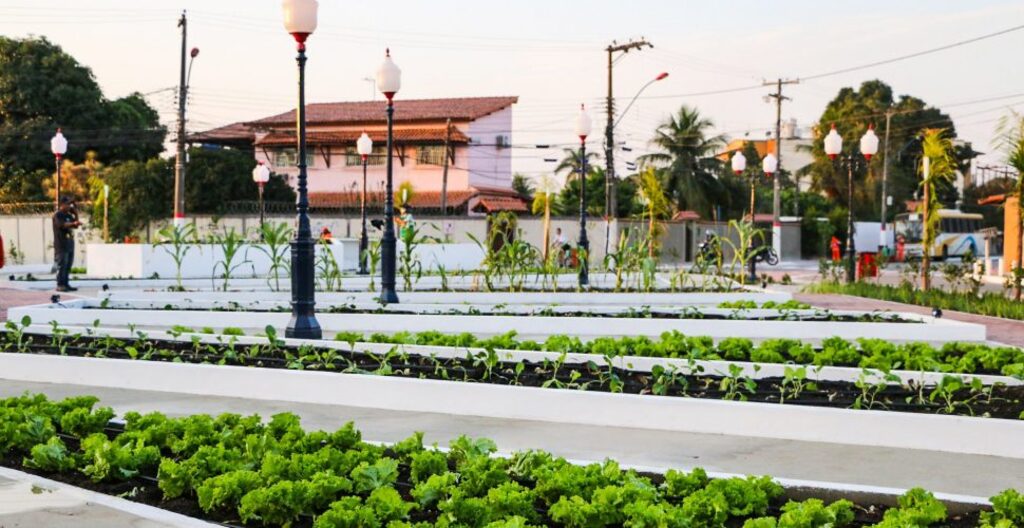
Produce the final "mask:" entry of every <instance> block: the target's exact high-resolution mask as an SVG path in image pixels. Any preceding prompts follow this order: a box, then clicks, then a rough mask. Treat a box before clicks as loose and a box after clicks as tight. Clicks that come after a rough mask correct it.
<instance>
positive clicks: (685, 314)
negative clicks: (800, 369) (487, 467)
mask: <svg viewBox="0 0 1024 528" xmlns="http://www.w3.org/2000/svg"><path fill="white" fill-rule="evenodd" d="M86 309H87V310H109V309H114V310H120V309H122V308H117V307H110V308H108V307H103V306H93V307H88V308H86ZM156 309H157V310H159V309H160V308H156ZM163 310H174V311H183V312H198V311H203V312H209V311H212V312H243V311H244V312H267V313H270V312H287V311H290V310H291V308H287V307H281V308H276V309H267V308H261V307H259V306H255V307H254V306H243V305H242V304H237V305H235V304H231V303H229V306H222V307H217V308H190V307H187V306H186V307H179V306H175V305H171V304H167V305H165V306H164V307H163ZM319 311H320V312H321V313H332V314H368V315H453V316H460V315H472V316H485V317H486V316H519V317H603V318H626V319H707V320H716V321H724V320H738V321H828V322H833V323H907V324H921V323H922V321H917V320H912V319H905V318H903V317H900V316H899V315H896V314H891V313H884V312H871V313H864V314H860V315H847V314H834V313H831V312H829V311H828V310H817V311H814V313H811V314H807V313H798V312H795V311H793V310H778V311H774V312H773V313H770V314H758V315H756V316H755V315H750V314H748V313H747V310H733V311H732V312H729V313H705V312H701V311H699V310H696V309H693V310H675V311H666V310H650V309H640V310H625V311H621V312H614V313H594V312H586V311H555V310H551V309H540V310H535V311H532V312H519V313H517V312H505V311H501V310H494V311H483V310H478V309H468V310H459V309H452V310H443V311H436V312H416V311H412V310H395V309H384V308H376V309H370V310H367V309H360V308H356V307H355V306H354V305H334V306H325V307H321V308H320V309H319Z"/></svg>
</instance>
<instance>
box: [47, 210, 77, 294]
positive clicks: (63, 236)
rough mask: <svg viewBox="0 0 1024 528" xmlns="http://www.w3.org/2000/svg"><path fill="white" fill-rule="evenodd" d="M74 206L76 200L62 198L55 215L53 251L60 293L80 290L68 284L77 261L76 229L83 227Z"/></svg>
mask: <svg viewBox="0 0 1024 528" xmlns="http://www.w3.org/2000/svg"><path fill="white" fill-rule="evenodd" d="M73 206H74V200H73V199H72V198H71V197H70V196H65V197H62V198H61V199H60V207H59V208H58V209H57V212H56V213H54V214H53V251H54V254H55V255H56V264H57V291H59V292H72V291H78V288H72V287H71V285H70V284H69V283H68V277H69V276H70V274H71V265H72V264H73V263H74V261H75V232H74V229H75V228H78V227H80V226H81V225H82V222H81V221H79V220H78V216H77V215H76V214H75V213H74V209H73Z"/></svg>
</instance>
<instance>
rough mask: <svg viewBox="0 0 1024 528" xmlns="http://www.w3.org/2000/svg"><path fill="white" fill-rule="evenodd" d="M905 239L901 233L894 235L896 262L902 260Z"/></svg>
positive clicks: (905, 244) (905, 243)
mask: <svg viewBox="0 0 1024 528" xmlns="http://www.w3.org/2000/svg"><path fill="white" fill-rule="evenodd" d="M906 246H907V239H905V238H903V235H900V236H898V237H896V262H903V256H904V253H903V252H904V251H906Z"/></svg>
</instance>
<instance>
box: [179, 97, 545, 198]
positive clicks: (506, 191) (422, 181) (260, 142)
mask: <svg viewBox="0 0 1024 528" xmlns="http://www.w3.org/2000/svg"><path fill="white" fill-rule="evenodd" d="M516 101H517V98H515V97H478V98H458V99H422V100H409V101H402V100H396V101H395V124H394V138H395V149H394V187H395V189H398V187H399V185H401V184H402V183H404V182H408V183H409V184H411V186H412V188H413V197H412V200H411V204H412V205H413V206H419V207H428V208H433V207H440V204H441V198H440V197H441V191H442V189H443V188H445V180H447V186H446V188H447V198H448V199H447V200H446V203H447V205H448V206H449V207H450V208H453V207H454V208H459V207H462V208H463V209H464V210H465V211H466V212H467V213H469V214H472V213H473V212H480V211H474V208H475V207H474V206H475V205H478V204H480V203H483V202H482V201H481V198H487V197H490V198H491V200H489V201H488V202H487V203H489V204H495V203H502V204H504V207H505V208H506V209H514V210H525V204H515V203H512V202H510V201H509V200H508V199H510V198H513V197H514V196H515V193H514V192H513V191H512V149H511V136H512V107H513V105H514V104H515V103H516ZM306 114H307V119H306V121H307V145H308V146H307V151H308V152H307V159H306V163H307V174H308V178H309V179H308V185H309V192H310V201H311V203H312V204H313V205H314V206H348V205H351V204H353V203H358V201H359V199H360V196H361V191H362V182H363V167H362V160H361V159H360V156H359V155H358V154H357V152H356V148H355V142H356V139H358V138H359V136H360V135H361V134H362V133H364V132H365V133H366V134H368V135H369V136H370V138H371V139H373V154H372V155H371V156H370V157H369V159H368V168H367V191H368V196H370V197H374V196H381V195H382V194H381V193H383V190H384V188H385V150H386V141H385V140H386V131H387V128H386V122H385V107H384V103H383V102H382V101H376V102H355V103H321V104H311V105H308V106H307V107H306ZM190 140H191V141H192V142H193V143H203V144H219V145H223V146H229V147H236V148H243V147H244V148H252V149H253V152H254V156H255V159H256V161H259V162H263V163H266V164H268V165H269V166H270V167H271V168H272V170H273V171H274V172H275V173H277V174H282V175H285V176H286V177H287V178H288V182H289V183H290V184H291V185H292V186H293V187H294V186H295V185H296V177H297V175H298V168H297V163H298V159H297V158H298V156H297V154H296V148H295V111H294V110H290V111H288V112H285V113H282V114H278V115H274V116H270V117H266V118H262V119H258V120H255V121H249V122H244V123H236V124H233V125H228V126H227V127H222V128H219V129H214V130H210V131H208V132H203V133H200V134H195V135H193V136H191V137H190ZM446 144H447V147H448V148H447V149H446V148H445V145H446ZM446 164H447V171H446V170H445V168H446V167H445V165H446ZM446 172H447V177H445V173H446ZM370 200H373V198H370Z"/></svg>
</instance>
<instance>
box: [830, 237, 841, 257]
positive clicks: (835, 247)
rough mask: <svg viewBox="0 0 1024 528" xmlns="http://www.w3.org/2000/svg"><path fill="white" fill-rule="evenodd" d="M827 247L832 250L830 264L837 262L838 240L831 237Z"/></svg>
mask: <svg viewBox="0 0 1024 528" xmlns="http://www.w3.org/2000/svg"><path fill="white" fill-rule="evenodd" d="M829 247H830V248H832V262H839V255H840V253H839V239H838V238H836V237H835V236H833V237H832V241H831V242H829Z"/></svg>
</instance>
